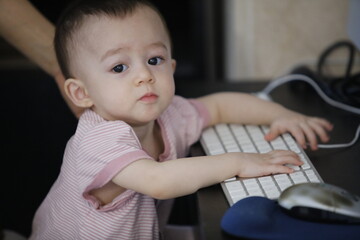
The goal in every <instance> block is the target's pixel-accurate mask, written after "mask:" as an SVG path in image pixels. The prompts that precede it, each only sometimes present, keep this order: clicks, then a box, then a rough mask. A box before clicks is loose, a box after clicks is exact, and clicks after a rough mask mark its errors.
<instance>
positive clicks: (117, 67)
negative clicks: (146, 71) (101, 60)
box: [112, 64, 129, 73]
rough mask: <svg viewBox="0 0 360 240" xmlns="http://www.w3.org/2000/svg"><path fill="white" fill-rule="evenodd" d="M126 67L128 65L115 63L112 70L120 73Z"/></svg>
mask: <svg viewBox="0 0 360 240" xmlns="http://www.w3.org/2000/svg"><path fill="white" fill-rule="evenodd" d="M128 68H129V67H128V66H126V65H124V64H119V65H116V66H115V67H113V68H112V71H113V72H115V73H121V72H123V71H125V70H126V69H128Z"/></svg>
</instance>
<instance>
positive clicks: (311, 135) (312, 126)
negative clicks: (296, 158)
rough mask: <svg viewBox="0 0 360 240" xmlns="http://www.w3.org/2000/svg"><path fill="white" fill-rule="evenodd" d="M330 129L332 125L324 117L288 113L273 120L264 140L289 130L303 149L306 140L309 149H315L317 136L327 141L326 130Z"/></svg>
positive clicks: (269, 139)
mask: <svg viewBox="0 0 360 240" xmlns="http://www.w3.org/2000/svg"><path fill="white" fill-rule="evenodd" d="M332 129H333V125H332V124H331V123H330V122H328V121H327V120H325V119H322V118H317V117H308V116H305V115H302V114H298V113H290V114H288V115H286V116H283V117H279V118H277V119H275V121H273V123H272V124H271V126H270V131H269V133H268V134H266V135H265V140H267V141H271V140H273V139H275V138H276V137H277V136H279V135H280V134H283V133H285V132H289V133H291V135H292V136H293V137H294V138H295V139H296V141H297V142H298V143H299V144H300V146H302V148H304V149H305V148H306V144H307V142H308V143H309V145H310V147H311V149H312V150H316V149H317V148H318V147H317V142H318V141H317V137H319V138H320V140H321V141H322V142H327V141H329V136H328V134H327V132H328V131H331V130H332Z"/></svg>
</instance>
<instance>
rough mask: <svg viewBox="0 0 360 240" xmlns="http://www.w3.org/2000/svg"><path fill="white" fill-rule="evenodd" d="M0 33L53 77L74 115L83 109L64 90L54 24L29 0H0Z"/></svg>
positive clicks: (77, 114)
mask: <svg viewBox="0 0 360 240" xmlns="http://www.w3.org/2000/svg"><path fill="white" fill-rule="evenodd" d="M0 35H2V37H3V38H4V39H5V40H6V41H8V42H9V43H10V44H11V45H13V46H14V47H15V48H17V49H18V50H19V51H20V52H21V53H23V54H24V55H25V56H27V57H28V58H29V59H30V60H32V61H33V62H35V63H36V64H37V65H38V66H39V67H40V68H41V69H42V70H44V71H45V72H46V73H48V74H49V75H51V76H52V77H54V79H55V81H56V83H57V85H58V87H59V89H60V91H61V94H62V96H63V98H64V99H65V100H66V102H67V104H68V105H69V107H70V108H71V110H72V111H73V113H74V114H75V115H76V116H79V114H80V113H81V112H82V110H81V109H80V108H78V107H76V106H75V105H73V104H72V103H71V101H70V100H69V99H68V98H67V96H66V94H65V92H64V81H65V79H64V76H63V75H62V73H61V70H60V67H59V65H58V63H57V60H56V55H55V51H54V46H53V39H54V35H55V27H54V25H53V24H52V23H51V22H50V21H48V20H47V19H46V18H45V17H44V16H43V15H42V14H41V13H40V12H39V11H38V10H37V9H36V8H35V7H34V6H33V5H32V4H31V3H30V2H29V1H26V0H0Z"/></svg>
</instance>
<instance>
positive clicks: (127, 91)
mask: <svg viewBox="0 0 360 240" xmlns="http://www.w3.org/2000/svg"><path fill="white" fill-rule="evenodd" d="M77 37H78V38H77V39H76V40H77V42H78V43H79V44H78V46H76V49H75V50H74V52H73V53H72V57H73V61H72V63H73V65H72V72H73V73H74V75H75V76H76V78H77V79H79V80H81V81H82V82H83V83H84V86H85V88H86V90H87V92H88V94H89V96H90V98H91V100H92V103H93V106H92V109H93V110H94V111H95V112H97V113H98V114H99V115H101V116H102V117H103V118H105V119H107V120H123V121H126V122H127V123H129V124H130V125H142V124H144V123H147V122H149V121H152V120H155V119H156V118H157V117H158V116H159V115H160V114H161V113H162V112H163V111H164V110H165V109H166V108H167V106H168V105H169V104H170V102H171V100H172V97H173V95H174V79H173V73H174V70H175V61H174V60H173V59H172V58H171V49H170V47H171V46H170V39H169V36H168V34H167V31H166V30H165V27H164V25H163V23H162V21H161V19H160V17H159V16H158V15H157V14H156V12H154V11H153V10H152V9H150V8H148V7H141V8H138V9H137V10H136V11H135V12H134V13H133V14H132V15H128V16H126V17H125V18H117V17H116V18H114V17H104V16H101V17H94V16H93V17H90V18H88V20H87V22H86V23H85V24H84V26H82V27H81V30H80V33H79V34H78V35H77Z"/></svg>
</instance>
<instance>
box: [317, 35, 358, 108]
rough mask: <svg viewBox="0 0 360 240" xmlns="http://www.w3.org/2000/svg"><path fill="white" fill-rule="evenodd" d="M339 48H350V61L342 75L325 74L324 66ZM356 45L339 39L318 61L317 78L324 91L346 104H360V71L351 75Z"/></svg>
mask: <svg viewBox="0 0 360 240" xmlns="http://www.w3.org/2000/svg"><path fill="white" fill-rule="evenodd" d="M339 48H345V49H347V50H348V61H347V64H346V69H345V72H344V75H343V76H342V77H331V76H326V75H325V74H324V66H325V63H326V60H327V58H328V57H329V56H330V54H331V53H333V52H334V51H336V50H338V49H339ZM355 53H356V47H355V46H354V44H352V43H351V42H350V41H339V42H336V43H334V44H332V45H331V46H329V47H328V48H327V49H325V51H323V53H322V54H321V55H320V57H319V60H318V63H317V73H316V75H317V80H318V82H319V85H320V86H321V87H322V88H323V89H324V91H325V92H326V93H327V94H328V95H329V96H330V97H331V98H333V99H335V100H338V101H341V102H344V103H346V104H349V105H352V106H356V107H359V106H360V73H357V74H354V75H351V72H352V68H353V65H354V59H355Z"/></svg>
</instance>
